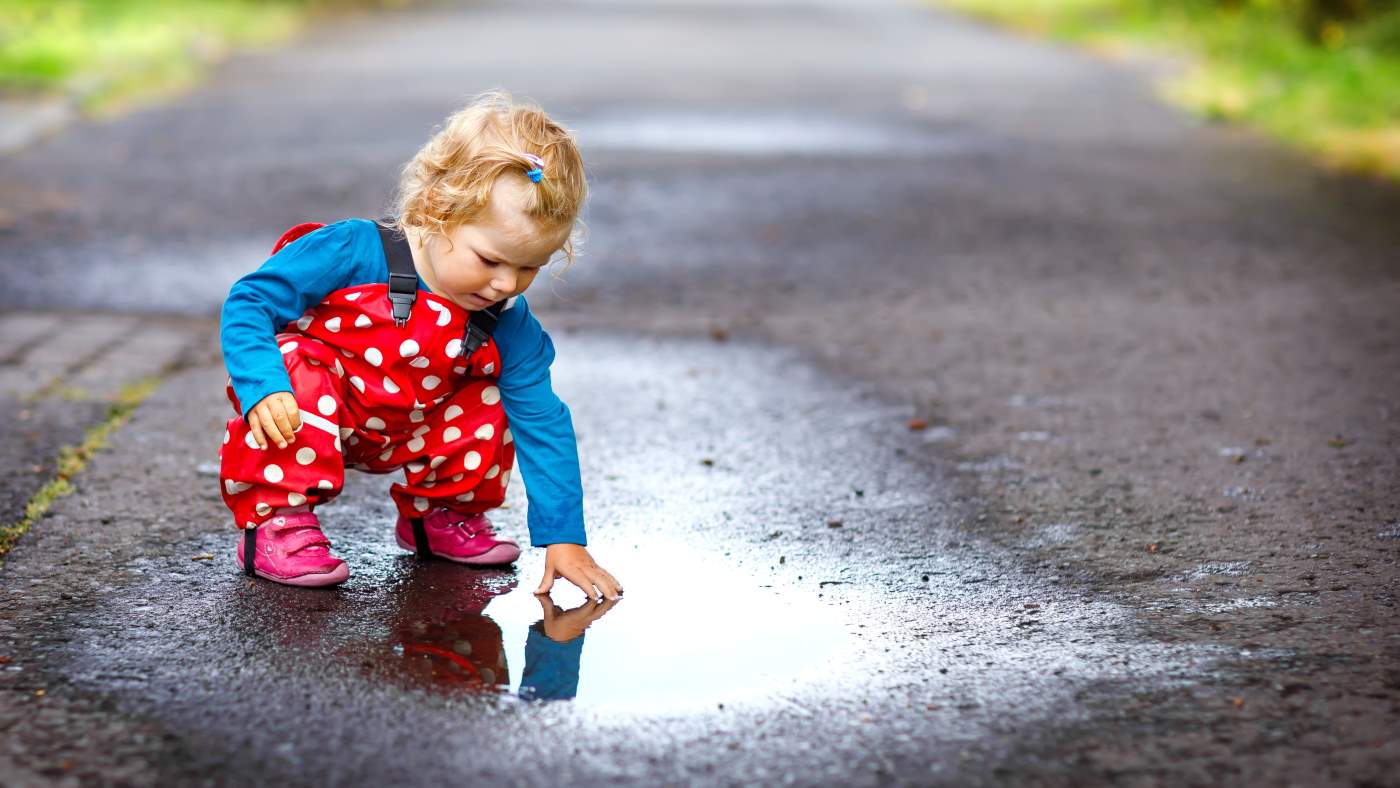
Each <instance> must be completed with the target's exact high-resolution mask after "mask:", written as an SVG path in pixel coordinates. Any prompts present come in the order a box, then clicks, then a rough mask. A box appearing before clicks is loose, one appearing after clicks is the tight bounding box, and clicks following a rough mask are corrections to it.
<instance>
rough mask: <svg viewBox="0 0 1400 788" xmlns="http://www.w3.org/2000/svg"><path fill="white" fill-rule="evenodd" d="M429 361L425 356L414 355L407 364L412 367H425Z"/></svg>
mask: <svg viewBox="0 0 1400 788" xmlns="http://www.w3.org/2000/svg"><path fill="white" fill-rule="evenodd" d="M431 363H432V362H431V361H428V357H427V356H416V357H414V359H413V360H412V361H410V362H408V365H409V366H410V367H413V368H414V369H425V368H426V367H427V366H428V365H429V364H431Z"/></svg>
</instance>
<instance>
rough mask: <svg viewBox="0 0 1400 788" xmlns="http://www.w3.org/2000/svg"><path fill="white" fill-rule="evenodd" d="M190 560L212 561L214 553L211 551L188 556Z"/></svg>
mask: <svg viewBox="0 0 1400 788" xmlns="http://www.w3.org/2000/svg"><path fill="white" fill-rule="evenodd" d="M190 560H191V561H213V560H214V554H213V553H200V554H199V555H195V556H190Z"/></svg>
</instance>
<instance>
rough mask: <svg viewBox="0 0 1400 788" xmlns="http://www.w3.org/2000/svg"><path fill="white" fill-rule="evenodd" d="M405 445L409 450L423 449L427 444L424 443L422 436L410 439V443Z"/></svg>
mask: <svg viewBox="0 0 1400 788" xmlns="http://www.w3.org/2000/svg"><path fill="white" fill-rule="evenodd" d="M404 445H405V446H407V447H408V450H409V451H422V450H423V446H424V445H425V444H424V443H423V439H422V438H414V439H413V440H411V441H409V442H408V443H405V444H404Z"/></svg>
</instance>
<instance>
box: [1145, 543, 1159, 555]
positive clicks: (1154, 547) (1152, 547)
mask: <svg viewBox="0 0 1400 788" xmlns="http://www.w3.org/2000/svg"><path fill="white" fill-rule="evenodd" d="M1147 552H1149V553H1155V552H1157V543H1156V542H1151V543H1149V544H1148V545H1147Z"/></svg>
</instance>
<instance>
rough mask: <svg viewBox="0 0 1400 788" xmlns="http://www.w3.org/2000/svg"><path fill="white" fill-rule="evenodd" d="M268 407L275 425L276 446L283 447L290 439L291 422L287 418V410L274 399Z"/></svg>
mask: <svg viewBox="0 0 1400 788" xmlns="http://www.w3.org/2000/svg"><path fill="white" fill-rule="evenodd" d="M268 409H269V410H271V411H272V423H273V424H274V425H275V426H276V427H277V432H278V435H277V447H278V448H282V449H285V448H286V447H287V443H288V442H289V441H291V440H292V422H291V421H290V420H289V419H288V418H287V411H286V409H284V408H283V407H282V403H281V402H276V401H274V402H273V403H272V404H271V405H269V406H268Z"/></svg>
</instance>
